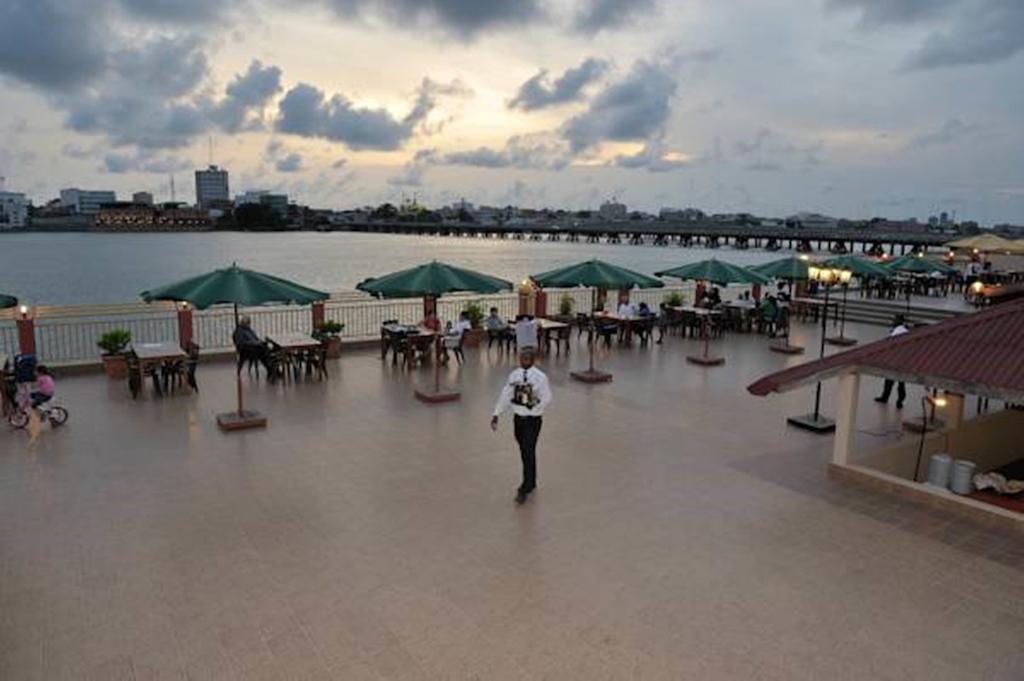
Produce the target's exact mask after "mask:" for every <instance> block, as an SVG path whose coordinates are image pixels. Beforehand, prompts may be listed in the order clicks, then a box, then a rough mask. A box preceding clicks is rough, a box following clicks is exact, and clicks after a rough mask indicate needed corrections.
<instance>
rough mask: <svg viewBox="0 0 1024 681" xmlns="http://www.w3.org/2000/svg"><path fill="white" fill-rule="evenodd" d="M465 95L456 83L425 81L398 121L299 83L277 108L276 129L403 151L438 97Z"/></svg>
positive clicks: (357, 146)
mask: <svg viewBox="0 0 1024 681" xmlns="http://www.w3.org/2000/svg"><path fill="white" fill-rule="evenodd" d="M465 92H466V88H465V86H463V85H462V84H461V83H458V82H457V81H456V82H453V83H451V84H447V85H445V84H440V83H435V82H434V81H431V80H430V79H429V78H424V79H423V82H422V83H421V84H420V87H419V90H418V94H417V96H416V101H415V103H414V104H413V107H412V109H411V110H410V111H409V113H408V114H407V115H406V116H405V117H404V118H402V119H398V118H395V117H394V116H393V115H392V114H391V113H390V112H389V111H387V110H386V109H370V108H366V107H358V106H356V105H354V104H353V103H352V102H351V101H350V100H349V99H347V98H346V97H345V96H344V95H340V94H339V95H334V96H333V97H331V98H330V99H329V100H328V99H326V98H325V95H324V93H323V91H322V90H320V89H318V88H316V87H314V86H312V85H309V84H307V83H300V84H299V85H296V86H295V87H293V88H292V89H291V90H289V91H288V93H287V94H286V95H285V96H284V98H283V99H282V100H281V102H280V103H279V105H278V107H279V109H280V116H279V118H278V120H277V130H278V132H284V133H289V134H292V135H300V136H302V137H320V138H324V139H328V140H331V141H332V142H342V143H343V144H345V145H346V146H348V148H349V149H352V150H354V151H360V150H364V149H375V150H379V151H391V150H394V149H399V148H401V146H402V145H403V144H404V143H405V142H406V141H407V140H408V139H409V138H410V137H412V136H413V134H414V133H415V132H416V127H417V126H418V125H419V124H420V123H422V122H423V121H425V120H426V117H427V116H428V115H429V114H430V112H431V111H432V110H433V109H434V107H435V106H436V104H437V98H438V97H439V96H441V95H455V94H465Z"/></svg>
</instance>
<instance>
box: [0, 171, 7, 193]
mask: <svg viewBox="0 0 1024 681" xmlns="http://www.w3.org/2000/svg"><path fill="white" fill-rule="evenodd" d="M6 181H7V178H6V177H4V176H3V175H0V192H2V191H3V190H4V182H6Z"/></svg>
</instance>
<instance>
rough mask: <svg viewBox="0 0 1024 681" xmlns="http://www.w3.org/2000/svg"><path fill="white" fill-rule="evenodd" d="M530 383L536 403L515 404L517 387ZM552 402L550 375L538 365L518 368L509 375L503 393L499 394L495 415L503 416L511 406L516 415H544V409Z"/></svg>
mask: <svg viewBox="0 0 1024 681" xmlns="http://www.w3.org/2000/svg"><path fill="white" fill-rule="evenodd" d="M524 384H525V385H528V386H529V387H530V388H532V393H533V399H534V404H533V406H532V407H529V406H526V405H522V404H515V402H514V397H515V394H516V387H517V386H521V385H524ZM550 404H551V386H550V385H548V377H547V376H546V375H545V374H544V372H543V371H541V370H540V369H538V368H537V367H530V368H529V369H523V368H521V367H520V368H518V369H515V370H513V371H512V373H511V374H509V375H508V380H507V381H505V385H504V387H502V389H501V395H499V396H498V403H497V404H496V405H494V415H495V416H501V415H502V414H503V413H504V412H505V411H507V410H508V408H509V407H511V408H512V412H513V413H514V414H515V415H516V416H542V415H543V414H544V410H545V409H547V408H548V405H550Z"/></svg>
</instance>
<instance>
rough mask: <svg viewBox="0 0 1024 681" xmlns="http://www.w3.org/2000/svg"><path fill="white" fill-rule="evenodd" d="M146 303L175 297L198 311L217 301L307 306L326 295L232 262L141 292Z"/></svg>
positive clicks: (324, 298)
mask: <svg viewBox="0 0 1024 681" xmlns="http://www.w3.org/2000/svg"><path fill="white" fill-rule="evenodd" d="M141 295H142V299H143V300H145V301H146V302H147V303H150V302H153V301H154V300H176V301H185V302H188V303H191V304H192V305H194V306H195V307H197V308H199V309H200V310H203V309H206V308H208V307H210V306H211V305H217V304H219V303H233V304H235V305H243V306H245V305H265V304H267V303H295V304H297V305H308V304H310V303H313V302H315V301H317V300H327V298H328V297H329V294H327V293H324V292H323V291H317V290H315V289H311V288H306V287H305V286H302V285H300V284H296V283H294V282H291V281H288V280H287V279H281V278H280V277H275V276H273V275H270V274H263V273H262V272H254V271H252V270H247V269H243V268H241V267H239V266H237V265H232V266H231V267H227V268H225V269H222V270H214V271H213V272H209V273H207V274H201V275H199V276H198V277H191V278H190V279H183V280H182V281H179V282H176V283H174V284H169V285H167V286H161V287H160V288H155V289H151V290H149V291H143V292H142V294H141Z"/></svg>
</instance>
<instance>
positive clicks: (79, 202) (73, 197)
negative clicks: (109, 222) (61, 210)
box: [60, 188, 117, 215]
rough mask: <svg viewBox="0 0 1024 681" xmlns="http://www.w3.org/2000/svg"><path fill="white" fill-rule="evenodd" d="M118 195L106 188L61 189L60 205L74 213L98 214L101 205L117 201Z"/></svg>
mask: <svg viewBox="0 0 1024 681" xmlns="http://www.w3.org/2000/svg"><path fill="white" fill-rule="evenodd" d="M116 202H117V196H116V195H115V194H114V192H112V191H109V190H106V189H77V188H72V189H61V190H60V205H61V206H63V207H65V208H69V209H70V210H71V212H72V213H79V214H81V215H96V214H97V213H99V212H100V206H103V205H105V204H108V203H116Z"/></svg>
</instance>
